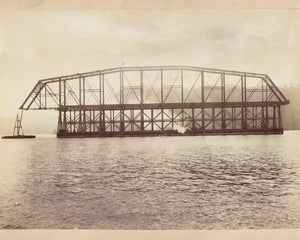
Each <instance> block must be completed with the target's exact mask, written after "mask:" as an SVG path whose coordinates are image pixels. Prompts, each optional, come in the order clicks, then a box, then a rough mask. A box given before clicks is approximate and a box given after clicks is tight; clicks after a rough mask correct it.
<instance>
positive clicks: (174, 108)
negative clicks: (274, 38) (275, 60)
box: [20, 66, 289, 137]
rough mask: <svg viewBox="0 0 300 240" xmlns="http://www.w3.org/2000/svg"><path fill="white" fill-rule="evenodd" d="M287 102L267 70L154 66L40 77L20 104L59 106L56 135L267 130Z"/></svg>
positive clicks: (275, 125) (274, 128) (274, 129)
mask: <svg viewBox="0 0 300 240" xmlns="http://www.w3.org/2000/svg"><path fill="white" fill-rule="evenodd" d="M288 103H289V101H288V100H287V99H286V98H285V96H284V95H283V94H282V93H281V92H280V90H279V89H278V88H277V87H276V85H275V84H274V83H273V82H272V80H271V79H270V78H269V76H268V75H266V74H257V73H248V72H239V71H227V70H220V69H209V68H200V67H188V66H155V67H122V68H112V69H105V70H99V71H93V72H85V73H78V74H74V75H67V76H60V77H54V78H49V79H42V80H40V81H38V82H37V84H36V85H35V87H34V88H33V90H32V91H31V93H30V94H29V96H28V97H27V98H26V100H25V101H24V103H23V104H22V106H21V107H20V109H23V110H31V109H55V110H58V112H59V117H58V132H57V136H58V137H72V136H137V135H146V136H149V135H160V134H164V135H177V134H183V133H184V134H185V135H200V134H256V133H261V134H265V133H282V132H283V127H282V120H281V111H280V107H281V105H284V104H288Z"/></svg>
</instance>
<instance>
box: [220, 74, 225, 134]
mask: <svg viewBox="0 0 300 240" xmlns="http://www.w3.org/2000/svg"><path fill="white" fill-rule="evenodd" d="M225 101H226V99H225V74H224V73H221V102H222V103H225ZM221 111H222V123H221V126H222V129H223V130H224V129H225V128H226V121H225V112H224V111H225V109H224V108H223V107H222V109H221Z"/></svg>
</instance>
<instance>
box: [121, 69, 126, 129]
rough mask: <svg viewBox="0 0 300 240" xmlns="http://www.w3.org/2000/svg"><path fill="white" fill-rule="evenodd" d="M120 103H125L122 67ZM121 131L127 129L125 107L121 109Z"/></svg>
mask: <svg viewBox="0 0 300 240" xmlns="http://www.w3.org/2000/svg"><path fill="white" fill-rule="evenodd" d="M120 104H121V105H124V72H123V70H121V69H120ZM120 131H121V132H124V131H125V124H124V108H122V109H120Z"/></svg>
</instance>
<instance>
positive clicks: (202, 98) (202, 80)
mask: <svg viewBox="0 0 300 240" xmlns="http://www.w3.org/2000/svg"><path fill="white" fill-rule="evenodd" d="M204 101H205V99H204V71H203V70H202V71H201V102H202V103H204ZM204 118H205V112H204V107H202V108H201V119H202V121H201V122H202V123H201V124H202V126H201V128H202V132H204V131H205V121H204Z"/></svg>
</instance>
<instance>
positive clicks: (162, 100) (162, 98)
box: [160, 69, 164, 104]
mask: <svg viewBox="0 0 300 240" xmlns="http://www.w3.org/2000/svg"><path fill="white" fill-rule="evenodd" d="M160 99H161V100H160V101H161V104H163V103H164V76H163V70H162V69H161V70H160Z"/></svg>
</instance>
